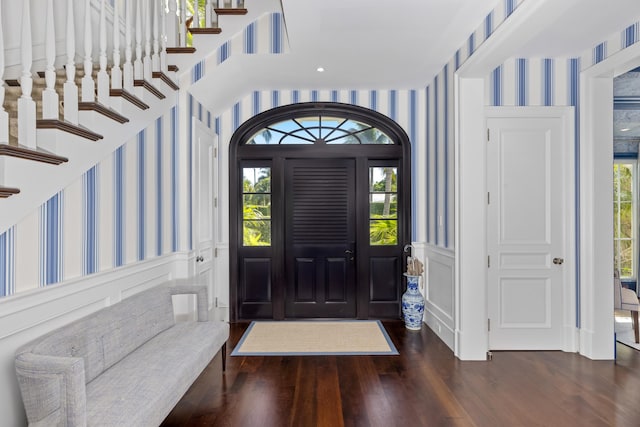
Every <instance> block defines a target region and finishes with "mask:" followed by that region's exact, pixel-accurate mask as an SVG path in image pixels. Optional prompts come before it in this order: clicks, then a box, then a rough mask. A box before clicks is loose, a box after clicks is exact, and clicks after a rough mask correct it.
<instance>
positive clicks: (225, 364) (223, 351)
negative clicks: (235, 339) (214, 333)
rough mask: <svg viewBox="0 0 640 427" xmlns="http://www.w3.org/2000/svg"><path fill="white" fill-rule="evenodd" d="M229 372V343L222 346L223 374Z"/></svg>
mask: <svg viewBox="0 0 640 427" xmlns="http://www.w3.org/2000/svg"><path fill="white" fill-rule="evenodd" d="M226 370H227V343H226V342H225V343H224V344H222V372H225V371H226Z"/></svg>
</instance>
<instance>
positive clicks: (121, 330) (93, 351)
mask: <svg viewBox="0 0 640 427" xmlns="http://www.w3.org/2000/svg"><path fill="white" fill-rule="evenodd" d="M173 324H174V317H173V305H172V300H171V293H170V290H169V288H167V287H157V288H152V289H150V290H146V291H143V292H140V293H138V294H136V295H133V296H131V297H129V298H126V299H124V300H122V301H121V302H120V303H118V304H114V305H112V306H110V307H107V308H106V309H103V310H99V311H97V312H95V313H93V314H90V315H89V316H86V317H83V318H82V319H79V320H76V321H75V322H72V323H70V324H69V325H67V326H65V327H64V328H59V329H56V330H54V331H51V332H49V333H48V334H46V335H45V336H43V337H41V338H38V339H37V340H34V341H33V342H31V343H29V344H27V345H26V346H24V347H22V348H21V349H19V350H18V352H17V354H20V353H26V352H32V353H35V354H43V355H48V356H58V357H81V358H82V359H83V360H84V371H85V381H86V382H90V381H91V380H93V379H94V378H96V377H97V376H98V375H100V374H101V373H102V372H103V371H104V370H105V369H107V368H109V367H110V366H112V365H113V364H115V363H117V362H118V361H119V360H120V359H122V358H123V357H124V356H125V355H127V354H128V353H130V352H131V351H132V350H133V349H135V348H137V347H139V346H140V345H141V344H143V343H144V342H146V341H148V340H149V339H151V338H152V337H154V336H155V335H157V334H158V333H160V332H162V331H164V330H166V329H167V328H170V327H171V326H173Z"/></svg>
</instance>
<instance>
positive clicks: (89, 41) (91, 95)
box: [82, 0, 96, 102]
mask: <svg viewBox="0 0 640 427" xmlns="http://www.w3.org/2000/svg"><path fill="white" fill-rule="evenodd" d="M92 49H93V37H92V33H91V0H87V1H86V2H85V9H84V77H82V102H94V101H95V100H96V84H95V82H94V81H93V76H92V75H91V74H92V73H93V58H92V57H91V51H92Z"/></svg>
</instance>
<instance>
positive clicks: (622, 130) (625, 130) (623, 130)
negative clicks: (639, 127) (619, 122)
mask: <svg viewBox="0 0 640 427" xmlns="http://www.w3.org/2000/svg"><path fill="white" fill-rule="evenodd" d="M630 130H631V129H630V128H622V129H620V132H627V131H630Z"/></svg>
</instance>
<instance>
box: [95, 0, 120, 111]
mask: <svg viewBox="0 0 640 427" xmlns="http://www.w3.org/2000/svg"><path fill="white" fill-rule="evenodd" d="M115 28H116V27H115V21H114V30H115ZM98 31H99V35H100V71H98V102H99V103H101V104H102V105H105V106H107V107H108V106H109V74H108V73H107V16H106V12H105V0H102V2H101V4H100V24H99V26H98Z"/></svg>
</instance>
